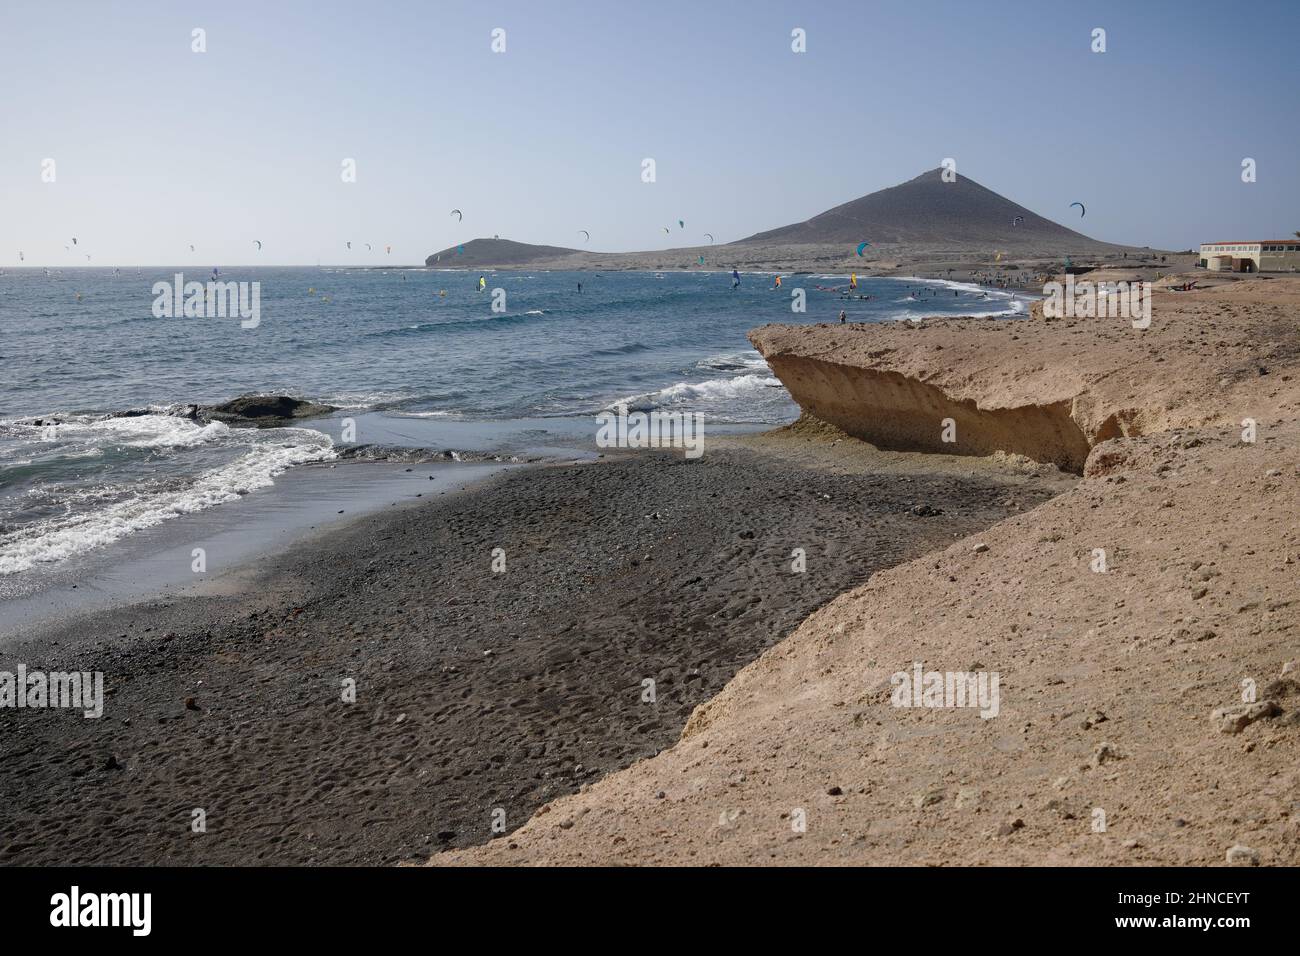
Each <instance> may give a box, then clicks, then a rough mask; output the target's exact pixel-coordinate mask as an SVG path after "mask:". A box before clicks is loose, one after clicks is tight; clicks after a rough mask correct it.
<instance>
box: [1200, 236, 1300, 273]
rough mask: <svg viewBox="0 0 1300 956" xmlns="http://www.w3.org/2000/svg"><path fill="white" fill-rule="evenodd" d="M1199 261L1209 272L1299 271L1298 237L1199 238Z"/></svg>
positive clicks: (1299, 242)
mask: <svg viewBox="0 0 1300 956" xmlns="http://www.w3.org/2000/svg"><path fill="white" fill-rule="evenodd" d="M1200 264H1201V266H1202V267H1203V268H1206V269H1209V270H1210V271H1212V272H1296V271H1300V238H1297V239H1263V240H1260V241H1259V242H1203V243H1201V262H1200Z"/></svg>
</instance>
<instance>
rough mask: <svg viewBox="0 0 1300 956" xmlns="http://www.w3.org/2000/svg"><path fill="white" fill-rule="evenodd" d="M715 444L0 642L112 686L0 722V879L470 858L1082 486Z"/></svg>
mask: <svg viewBox="0 0 1300 956" xmlns="http://www.w3.org/2000/svg"><path fill="white" fill-rule="evenodd" d="M723 444H725V445H727V446H728V447H723V448H720V449H716V450H715V449H714V448H711V449H710V450H709V451H708V452H707V453H706V454H705V455H704V457H703V458H701V459H699V460H696V461H687V460H684V459H682V458H680V457H675V456H672V455H669V454H653V455H628V456H624V457H611V458H607V459H605V460H603V461H600V462H596V463H592V464H586V465H576V466H549V467H534V468H528V469H520V470H513V471H510V472H508V473H505V474H500V475H497V476H495V477H493V478H491V479H489V480H487V481H486V482H484V483H483V484H481V485H478V486H476V487H473V488H471V489H469V490H467V491H463V492H459V493H457V494H454V495H447V496H445V497H442V498H438V499H434V500H432V501H428V502H422V503H420V504H418V505H414V506H408V507H402V508H394V509H391V510H389V511H386V512H383V513H379V514H374V515H370V516H367V517H364V518H359V519H358V520H357V521H356V522H355V523H353V524H351V525H348V526H347V527H345V528H342V529H339V530H335V531H332V532H330V533H329V534H326V535H323V536H320V537H317V538H313V539H311V540H309V541H305V542H302V543H299V544H298V545H296V546H294V547H293V548H291V549H290V550H288V551H286V552H283V553H280V554H277V555H274V556H272V557H268V558H264V559H261V560H259V561H257V562H256V563H253V564H249V565H247V566H246V567H243V568H241V569H240V570H238V571H236V572H233V573H232V574H230V575H227V576H226V577H224V578H223V579H222V580H221V582H220V584H221V586H220V587H219V588H215V589H213V591H212V593H210V594H208V595H206V596H202V597H192V596H191V597H177V598H168V599H166V600H162V601H156V602H152V603H145V604H138V605H135V606H131V607H123V608H118V609H116V610H109V611H103V612H97V613H95V614H93V615H91V616H89V617H87V618H85V619H83V620H80V621H78V622H76V623H74V624H71V625H67V626H65V627H63V628H62V629H61V630H55V631H52V632H49V633H47V634H44V635H42V636H41V637H40V638H39V639H37V640H32V641H28V642H26V643H20V644H17V645H13V646H10V647H8V648H6V649H5V651H4V652H3V653H0V670H13V669H14V668H15V666H16V664H17V663H18V662H22V663H25V664H26V665H27V667H28V668H29V669H35V668H44V669H49V670H56V669H57V670H74V669H75V670H92V671H93V670H100V671H103V672H104V675H105V687H106V691H107V692H108V693H109V694H110V696H108V697H107V700H106V705H105V715H104V717H103V718H102V719H101V720H86V719H83V718H82V717H81V716H80V714H79V713H72V712H66V711H64V712H55V711H15V710H0V862H4V863H7V864H55V863H61V864H128V863H139V864H259V863H265V864H270V863H280V864H384V863H393V862H397V861H400V860H403V859H424V858H427V857H428V856H429V855H430V854H432V853H434V852H436V851H438V850H439V849H442V848H446V847H452V846H471V845H475V844H479V843H483V842H486V841H488V840H490V839H492V838H493V837H494V836H497V835H499V833H498V832H497V831H503V832H509V831H511V830H513V829H515V828H517V827H518V826H520V825H522V824H523V823H524V822H525V821H527V819H528V818H529V817H530V816H531V815H532V813H533V812H534V811H535V810H536V809H537V808H538V807H539V806H541V805H542V804H543V803H545V802H547V801H549V800H551V799H554V798H555V797H557V796H560V795H563V794H566V793H571V792H573V791H575V790H578V789H579V788H581V787H583V786H584V785H585V784H587V783H589V782H592V781H594V780H595V779H598V778H599V777H601V776H603V775H605V774H607V773H609V772H611V771H613V770H617V769H619V768H622V767H626V766H628V765H629V764H631V763H632V762H634V761H636V760H638V759H640V758H643V757H647V756H650V755H653V754H655V753H657V752H658V751H660V750H661V749H663V748H665V747H667V746H670V745H671V744H673V743H674V742H676V740H677V738H678V736H679V734H680V732H681V730H682V727H683V726H684V725H685V723H686V720H687V718H688V717H689V716H690V714H691V712H692V710H693V709H694V708H695V707H696V706H697V705H699V704H701V703H704V702H705V701H707V700H708V699H709V698H710V697H712V696H713V695H714V694H716V693H717V692H718V691H719V690H720V689H721V688H722V687H723V685H724V684H725V683H726V682H727V681H728V680H729V679H730V678H731V677H732V675H733V674H735V673H736V671H737V670H738V669H739V668H741V667H742V666H744V665H745V664H747V663H749V662H750V661H752V660H754V659H755V658H756V657H757V656H758V655H759V654H760V653H762V652H763V651H764V650H765V649H767V648H768V647H770V646H771V645H772V644H774V643H776V642H777V641H779V640H781V639H782V638H783V637H785V636H786V635H787V634H789V633H790V632H791V631H792V630H793V629H794V628H795V627H796V626H797V625H798V624H799V623H800V622H801V621H802V620H803V619H804V618H805V617H806V616H807V615H808V614H809V613H810V612H811V611H813V610H814V609H816V608H818V607H820V606H822V605H823V604H825V603H826V602H828V601H829V600H831V599H832V598H834V597H835V596H836V595H837V594H839V593H841V592H842V591H844V590H846V589H847V588H850V587H852V586H854V585H856V584H859V583H861V582H863V581H865V580H867V579H868V578H869V577H870V576H871V574H872V573H873V572H874V571H876V570H878V569H881V568H885V567H889V566H892V565H896V564H899V563H901V562H903V561H906V560H909V559H911V558H914V557H917V556H919V555H921V554H923V553H926V552H929V551H932V550H934V549H935V548H937V547H941V546H943V545H945V544H947V543H949V542H951V541H952V540H953V539H954V537H958V536H964V535H968V534H970V533H973V532H975V531H977V530H979V529H981V528H984V527H987V526H988V525H990V524H992V523H994V522H996V521H999V520H1001V519H1002V518H1004V517H1006V516H1007V515H1008V514H1013V513H1015V512H1016V511H1019V510H1028V509H1029V508H1031V507H1033V506H1035V505H1036V504H1039V503H1041V502H1042V501H1043V500H1045V499H1046V498H1048V497H1051V496H1052V495H1053V494H1055V493H1058V492H1060V491H1062V490H1064V489H1066V488H1068V487H1070V486H1071V483H1072V482H1071V480H1070V479H1066V478H1063V477H1061V476H1059V475H1057V474H1056V473H1054V472H1052V473H1048V472H1047V471H1038V472H1034V471H1032V470H1031V469H1023V470H1021V471H1020V472H1019V473H1017V472H1015V471H1013V470H1011V469H1007V470H1006V471H1003V472H1000V471H998V470H996V469H994V468H993V467H990V466H989V465H988V464H987V463H980V462H972V461H971V460H970V459H966V460H964V461H963V460H955V459H950V458H947V457H946V456H924V457H922V456H902V455H884V454H878V453H875V452H873V451H872V450H871V449H870V448H869V446H865V445H861V444H860V443H856V442H849V443H845V442H843V441H840V442H839V443H838V444H837V443H836V439H834V438H832V437H829V436H826V435H822V434H800V433H799V430H798V429H793V430H784V431H783V432H779V433H776V434H775V437H774V436H772V435H769V436H763V437H761V438H759V439H733V440H731V441H730V442H725V443H723ZM832 464H833V467H831V465H832ZM494 548H502V549H504V552H505V561H506V569H505V571H504V572H503V573H494V572H493V571H492V560H493V554H492V552H493V549H494ZM796 548H803V549H805V550H806V561H807V571H806V572H805V573H794V572H793V571H792V570H791V565H792V561H793V560H794V559H793V558H792V552H793V551H794V549H796ZM346 679H352V680H355V682H356V702H355V703H345V702H343V700H342V699H341V698H342V695H343V689H344V681H345V680H346ZM647 680H651V681H653V682H654V701H653V702H650V701H648V700H645V699H643V698H645V697H647V696H649V695H648V694H647V687H648V685H647V684H646V683H645V682H646V681H647ZM196 809H202V810H203V811H204V812H205V814H206V826H207V832H206V833H194V832H192V829H191V821H192V819H193V812H194V811H195V810H196ZM494 823H496V824H497V825H498V826H497V828H496V830H494V827H493V825H494Z"/></svg>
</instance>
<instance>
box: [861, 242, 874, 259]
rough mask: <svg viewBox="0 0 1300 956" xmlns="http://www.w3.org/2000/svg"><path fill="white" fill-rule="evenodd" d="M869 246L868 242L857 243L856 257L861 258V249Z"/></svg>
mask: <svg viewBox="0 0 1300 956" xmlns="http://www.w3.org/2000/svg"><path fill="white" fill-rule="evenodd" d="M870 245H871V243H869V242H859V243H858V256H859V257H861V255H862V250H863V249H866V248H867V247H868V246H870Z"/></svg>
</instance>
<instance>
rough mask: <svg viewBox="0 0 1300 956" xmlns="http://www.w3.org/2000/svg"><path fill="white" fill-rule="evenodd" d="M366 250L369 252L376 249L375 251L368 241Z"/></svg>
mask: <svg viewBox="0 0 1300 956" xmlns="http://www.w3.org/2000/svg"><path fill="white" fill-rule="evenodd" d="M366 251H367V252H374V251H375V250H374V249H373V248H371V246H370V243H368V242H367V243H366Z"/></svg>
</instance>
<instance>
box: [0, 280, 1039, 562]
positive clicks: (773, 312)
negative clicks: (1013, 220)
mask: <svg viewBox="0 0 1300 956" xmlns="http://www.w3.org/2000/svg"><path fill="white" fill-rule="evenodd" d="M178 272H181V273H183V274H184V277H185V280H186V281H199V282H204V281H206V280H207V279H208V278H209V277H210V276H209V273H210V267H206V266H205V267H203V268H200V269H194V268H192V267H191V268H189V269H181V268H167V267H155V268H143V269H135V268H124V269H120V270H117V269H66V270H49V271H47V270H42V269H16V270H14V269H8V270H4V271H3V272H0V331H2V332H3V338H2V339H0V370H2V371H0V577H2V576H4V575H12V574H18V573H21V572H24V571H27V570H29V569H31V568H33V567H37V566H40V565H48V564H51V563H57V562H59V561H61V560H64V559H66V558H67V557H69V556H71V555H75V554H79V553H82V552H84V551H86V550H88V549H93V548H97V547H100V546H102V545H105V544H107V543H109V542H112V541H115V540H118V539H120V538H122V537H124V536H127V535H130V534H132V533H133V532H135V531H138V530H140V529H143V528H147V527H151V526H153V525H155V524H158V523H159V522H161V521H164V520H167V519H168V518H170V517H174V516H176V515H181V514H186V513H191V512H196V511H201V510H205V509H207V508H210V507H213V506H216V505H220V504H222V503H223V502H228V501H232V500H235V499H237V498H239V497H240V496H243V495H246V494H248V493H250V492H255V491H257V490H258V489H261V488H265V487H267V486H269V485H270V484H271V483H272V482H273V481H274V479H275V478H276V477H277V476H278V475H281V474H283V473H284V472H285V471H286V470H288V469H290V468H293V467H295V466H297V465H301V464H305V463H308V462H313V461H324V460H330V459H332V458H335V457H337V456H339V455H340V454H342V453H344V452H345V451H346V449H345V448H344V447H343V443H342V442H341V441H340V437H341V435H340V430H339V427H338V425H339V416H340V415H354V416H361V415H364V416H367V418H368V420H370V421H372V422H373V421H375V420H376V416H378V417H379V419H381V420H382V421H384V422H386V423H387V424H386V425H385V426H384V427H382V428H379V429H378V431H380V432H382V433H384V436H385V438H386V439H387V441H386V444H388V445H392V444H394V443H395V442H394V439H393V436H394V435H397V436H399V437H400V436H401V435H402V434H404V429H403V427H402V423H403V422H415V421H419V420H439V421H444V422H446V423H448V425H449V426H450V425H452V424H453V423H454V424H455V426H456V427H457V428H459V429H460V434H469V433H472V432H474V431H475V429H476V428H477V429H480V430H482V429H487V428H489V427H496V428H499V427H500V426H501V424H502V423H510V422H521V421H527V422H532V423H536V422H537V421H543V422H545V421H548V420H554V421H556V422H569V423H572V422H573V421H575V420H578V421H581V420H583V419H590V418H591V417H592V416H594V415H595V414H596V413H598V412H599V411H600V410H602V409H604V408H606V407H609V406H610V405H612V404H614V403H616V402H620V401H622V402H626V403H627V404H628V405H629V406H630V407H631V408H633V409H642V410H649V409H654V408H669V409H674V410H681V411H690V412H702V413H704V415H705V416H706V422H712V423H715V424H721V423H762V424H777V423H782V422H787V421H792V420H793V419H794V418H795V417H796V415H797V412H798V410H797V407H796V406H795V405H794V403H793V402H792V401H791V400H790V398H789V396H788V394H787V393H786V392H785V390H784V389H783V388H782V387H781V385H780V382H778V381H777V380H776V379H775V378H774V377H773V376H772V374H771V372H770V370H769V369H768V368H767V365H766V363H765V362H764V361H763V360H762V358H761V357H760V356H759V355H758V354H757V353H756V352H755V351H754V350H753V349H752V348H751V347H750V346H749V343H748V342H747V340H746V338H745V333H746V332H748V331H749V330H750V329H752V328H754V327H756V326H759V325H762V324H764V323H767V322H800V323H802V322H809V323H811V322H831V321H835V320H836V317H837V316H838V314H839V311H840V310H841V309H845V310H847V312H848V313H849V317H850V319H851V320H852V321H887V320H896V319H902V318H908V317H917V318H919V317H921V316H930V315H958V314H961V315H971V314H979V315H989V316H995V315H1015V314H1018V313H1022V312H1024V311H1025V308H1026V305H1027V300H1026V299H1024V297H1021V298H1019V299H1014V300H1013V299H1012V298H1011V297H1010V296H1009V294H1007V293H1003V292H995V291H992V290H989V291H987V292H986V291H985V290H982V289H978V288H976V287H974V286H970V285H963V284H958V283H940V282H922V281H921V280H906V279H902V280H899V279H863V280H860V283H859V284H860V288H859V290H858V294H860V295H870V296H872V298H871V299H870V300H861V299H851V300H844V299H842V298H841V297H840V294H839V293H838V292H832V291H823V290H820V289H818V288H817V287H818V286H821V287H825V288H827V289H829V288H831V287H844V286H846V285H847V277H846V276H810V275H809V276H791V275H787V276H785V277H784V280H783V281H784V287H783V288H782V289H780V290H774V289H773V288H772V284H773V283H772V277H771V276H770V275H763V274H745V275H743V276H742V278H741V283H740V286H739V288H738V289H733V288H732V281H731V275H730V273H729V272H722V271H718V272H703V271H701V272H691V273H666V274H663V275H656V274H654V273H626V272H620V273H603V274H596V273H563V272H500V273H487V274H486V278H487V290H488V291H486V292H483V293H480V292H478V291H477V285H478V281H477V280H478V274H477V273H472V274H471V273H465V272H449V271H433V270H425V269H347V268H329V267H325V268H236V267H230V268H223V269H222V270H221V276H220V278H221V280H222V281H234V282H257V283H259V288H260V323H259V324H258V325H257V327H256V328H243V327H241V324H240V322H239V320H238V319H237V318H170V317H165V318H157V317H155V315H154V312H153V305H154V301H155V293H154V291H153V290H154V284H155V283H157V282H167V283H171V282H173V280H174V277H175V275H176V273H178ZM579 282H581V283H582V292H581V293H579V292H578V291H577V287H578V283H579ZM796 288H802V289H804V290H805V292H806V294H807V311H806V312H804V313H796V312H793V311H792V310H791V292H792V291H793V290H794V289H796ZM497 289H501V290H504V305H505V308H504V310H503V311H497V312H494V311H493V309H492V303H493V294H494V290H497ZM444 293H445V294H444ZM248 393H261V394H266V393H284V394H289V395H294V396H297V397H302V398H309V399H312V400H315V401H319V402H325V403H328V404H331V405H336V406H339V407H340V409H341V411H340V413H339V415H336V416H334V418H333V419H329V420H316V421H304V422H303V423H302V424H301V426H298V427H291V428H271V429H247V428H230V427H228V426H226V425H224V424H220V423H209V424H202V423H200V422H195V421H191V420H189V419H187V418H184V417H181V416H179V415H177V414H175V412H176V407H177V406H181V405H184V404H188V403H216V402H221V401H224V400H226V399H230V398H233V397H236V396H238V395H242V394H248ZM125 411H133V412H136V413H139V412H144V414H133V415H131V416H128V417H123V416H122V415H121V413H122V412H125ZM38 422H39V423H38ZM571 428H572V425H570V429H571ZM534 430H535V429H534ZM543 430H544V427H543ZM594 430H595V423H594V421H593V422H592V423H591V431H592V433H593V434H594ZM371 431H372V432H373V431H374V429H372V430H371ZM452 433H453V434H454V433H455V432H452ZM364 440H366V439H365V438H363V437H362V436H358V441H364ZM399 443H400V442H399ZM470 444H471V445H472V443H470Z"/></svg>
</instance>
